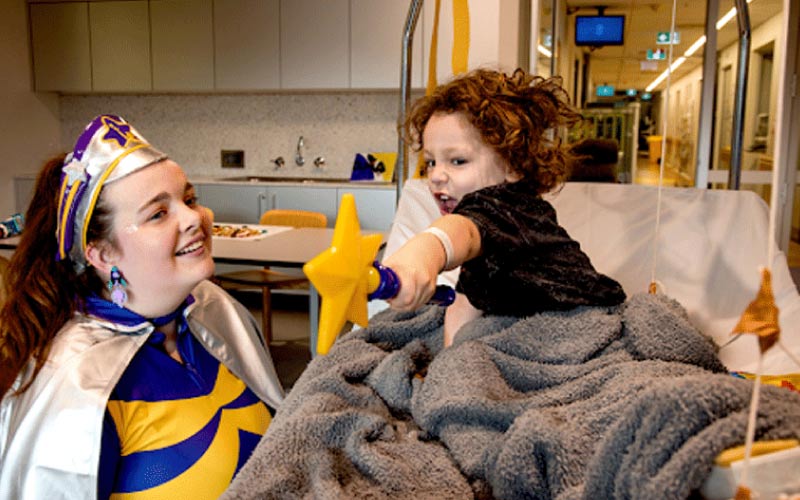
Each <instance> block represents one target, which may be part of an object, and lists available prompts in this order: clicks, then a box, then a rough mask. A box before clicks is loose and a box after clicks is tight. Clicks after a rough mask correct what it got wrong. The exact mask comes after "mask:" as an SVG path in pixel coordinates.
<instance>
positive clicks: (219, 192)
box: [195, 183, 267, 224]
mask: <svg viewBox="0 0 800 500" xmlns="http://www.w3.org/2000/svg"><path fill="white" fill-rule="evenodd" d="M195 190H196V192H197V198H198V201H199V202H200V204H201V205H203V206H205V207H208V208H210V209H211V210H212V211H213V212H214V220H217V221H222V222H236V223H240V224H258V219H259V218H260V217H261V206H260V204H261V200H262V198H263V197H264V196H265V195H266V192H267V188H266V187H265V186H245V185H235V184H197V183H196V184H195Z"/></svg>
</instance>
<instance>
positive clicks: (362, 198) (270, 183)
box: [190, 175, 397, 232]
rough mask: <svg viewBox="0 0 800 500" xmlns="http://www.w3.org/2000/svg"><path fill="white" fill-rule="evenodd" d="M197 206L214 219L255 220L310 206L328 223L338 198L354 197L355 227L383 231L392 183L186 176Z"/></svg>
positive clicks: (391, 207)
mask: <svg viewBox="0 0 800 500" xmlns="http://www.w3.org/2000/svg"><path fill="white" fill-rule="evenodd" d="M190 180H191V181H192V183H193V184H194V186H195V190H196V191H197V195H198V197H199V199H200V203H201V204H202V205H205V206H207V207H208V208H210V209H211V210H213V211H214V216H215V219H216V220H219V221H225V222H234V223H241V224H256V223H257V222H258V221H259V219H260V218H261V214H263V213H264V212H265V211H267V210H271V209H276V208H279V209H288V210H313V211H315V212H321V213H323V214H325V216H326V217H327V218H328V226H329V227H333V225H334V224H335V222H336V215H337V214H338V211H339V205H340V204H341V201H342V197H343V196H344V195H345V194H347V193H350V194H352V195H353V196H354V197H355V201H356V208H357V211H358V218H359V222H360V224H361V229H366V230H374V231H384V232H385V231H388V230H389V229H390V228H391V225H392V221H393V219H394V213H395V208H396V198H397V191H396V184H394V183H393V182H381V181H353V182H350V181H349V180H347V179H332V178H328V179H325V178H316V179H315V178H311V179H309V178H296V177H285V178H279V177H272V176H271V177H261V176H247V175H239V176H231V177H191V178H190Z"/></svg>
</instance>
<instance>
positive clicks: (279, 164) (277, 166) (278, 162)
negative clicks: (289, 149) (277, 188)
mask: <svg viewBox="0 0 800 500" xmlns="http://www.w3.org/2000/svg"><path fill="white" fill-rule="evenodd" d="M270 161H271V162H272V163H274V164H275V170H280V168H281V167H282V166H283V165H284V164H285V163H286V162H285V161H284V160H283V156H279V157H277V158H275V159H274V160H270Z"/></svg>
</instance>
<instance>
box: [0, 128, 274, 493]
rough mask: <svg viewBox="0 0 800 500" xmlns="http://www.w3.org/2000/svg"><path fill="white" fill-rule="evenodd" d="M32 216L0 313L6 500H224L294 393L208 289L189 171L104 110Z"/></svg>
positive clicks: (209, 266) (241, 315) (207, 239)
mask: <svg viewBox="0 0 800 500" xmlns="http://www.w3.org/2000/svg"><path fill="white" fill-rule="evenodd" d="M26 220H27V227H26V230H25V231H24V232H23V234H22V237H21V240H20V243H19V246H18V248H17V250H16V252H15V253H14V255H13V258H12V260H11V262H10V264H9V267H8V273H7V276H6V278H5V279H6V280H7V287H6V290H13V293H11V294H9V296H8V297H7V300H6V301H5V303H3V304H2V309H0V326H1V327H2V330H0V366H2V367H3V371H2V373H1V374H0V375H1V376H0V394H2V395H3V399H2V402H0V415H2V418H0V463H2V464H3V466H2V469H1V470H0V498H3V499H5V498H20V497H23V496H25V497H28V498H50V497H53V496H59V497H64V496H66V497H69V498H98V497H99V498H106V497H108V496H110V495H112V494H122V493H129V494H134V495H137V494H146V495H156V496H162V497H180V496H187V495H188V496H191V497H192V498H216V497H217V496H219V494H220V493H221V492H222V491H223V490H224V489H225V488H226V487H227V485H228V484H229V483H230V481H231V479H232V478H233V475H234V474H235V473H236V471H237V470H238V468H239V467H240V466H241V465H242V464H243V463H244V462H245V460H246V459H247V457H248V456H249V454H250V452H251V451H252V449H253V447H254V446H255V443H256V442H258V440H259V439H260V437H261V435H263V434H264V432H265V431H266V429H267V426H268V425H269V423H270V421H271V415H272V414H273V413H274V410H275V409H276V408H277V406H278V404H279V403H280V402H281V400H282V399H283V390H282V388H281V386H280V383H279V382H278V378H277V375H276V373H275V369H274V367H273V364H272V359H271V358H270V356H269V353H268V351H267V350H266V349H265V348H264V345H263V343H262V342H261V336H260V334H259V332H258V328H257V326H256V323H255V321H254V320H253V318H252V317H251V316H250V314H249V312H247V310H246V309H245V308H244V307H243V306H242V305H241V304H239V303H238V302H236V301H235V300H234V299H232V298H231V297H230V296H229V295H228V294H227V293H225V292H224V291H222V290H221V289H220V288H219V287H217V286H216V285H213V284H212V283H211V282H209V281H207V278H208V277H210V276H211V275H212V274H213V272H214V262H213V260H212V258H211V233H212V231H211V213H210V211H209V210H207V209H206V208H204V207H202V206H200V205H199V204H198V203H197V198H196V196H195V192H194V188H193V186H192V185H191V184H190V183H189V182H188V181H187V179H186V174H185V173H184V171H183V169H182V168H181V167H180V166H179V165H178V164H177V163H175V162H174V161H172V160H170V159H168V158H167V156H166V155H165V154H164V153H162V152H160V151H159V150H157V149H155V148H154V147H153V146H151V145H150V144H149V143H148V142H147V141H146V140H145V139H144V138H143V137H142V136H141V135H140V134H139V133H138V132H137V131H136V130H135V129H134V128H133V127H132V126H131V125H130V124H128V123H127V122H126V121H125V120H124V119H122V118H120V117H118V116H113V115H101V116H98V117H97V118H95V119H94V120H93V121H92V122H91V123H90V124H89V125H88V126H87V127H86V129H85V130H84V132H83V133H82V134H81V136H80V137H79V138H78V140H77V142H76V145H75V148H74V150H73V151H72V152H71V153H69V154H68V155H65V156H61V157H59V158H55V159H53V160H51V161H50V162H48V164H47V165H45V167H44V168H43V170H42V172H41V174H40V175H39V178H38V180H37V183H36V189H35V193H34V198H33V201H32V203H31V204H30V209H29V210H28V214H27V216H26ZM54 236H55V238H54ZM229 450H238V452H233V453H231V452H229Z"/></svg>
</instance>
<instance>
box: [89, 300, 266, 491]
mask: <svg viewBox="0 0 800 500" xmlns="http://www.w3.org/2000/svg"><path fill="white" fill-rule="evenodd" d="M193 301H194V299H193V298H192V297H191V296H190V297H189V299H188V300H187V304H188V303H191V302H193ZM185 305H186V304H185ZM185 305H184V306H183V307H181V309H179V310H178V311H176V314H173V315H170V317H166V318H156V319H154V320H151V322H152V323H153V324H154V325H155V326H156V328H158V326H159V325H160V324H163V323H166V322H167V321H170V320H172V319H174V318H176V317H177V319H178V339H177V349H178V352H179V353H180V356H181V359H182V360H183V364H181V363H179V362H178V361H177V360H175V359H173V358H171V357H170V356H169V355H168V354H167V353H166V352H165V350H164V347H163V344H164V339H165V336H164V334H163V333H161V332H159V331H155V332H153V333H152V334H151V335H150V337H149V338H148V339H147V342H145V344H144V345H142V347H141V348H140V349H139V350H138V351H137V353H136V354H135V355H134V357H133V359H131V362H130V364H129V365H128V367H127V368H126V369H125V372H124V373H123V374H122V377H121V378H120V379H119V381H118V382H117V386H116V387H115V388H114V390H113V391H112V392H111V396H110V398H109V401H108V411H107V412H106V416H105V419H104V429H103V441H102V448H101V453H100V473H99V486H98V489H99V496H100V497H101V498H105V497H107V496H109V495H110V496H111V497H112V498H117V497H124V498H153V497H162V498H177V497H180V496H185V495H188V496H191V498H202V497H204V496H209V497H212V496H214V497H215V496H217V495H218V494H219V493H221V492H222V491H223V490H224V489H225V488H226V487H227V486H228V484H229V483H230V481H231V479H232V478H233V475H234V474H235V473H236V472H237V471H238V470H239V468H240V467H241V466H242V465H243V464H244V462H245V461H246V460H247V458H248V457H249V456H250V453H251V452H252V450H253V448H254V447H255V445H256V443H258V441H259V439H260V438H261V436H262V435H263V434H264V432H265V431H266V429H267V426H268V425H269V422H270V419H271V415H270V412H269V410H268V408H267V406H266V405H265V404H264V403H263V402H262V401H261V400H259V399H258V397H257V396H256V395H255V394H253V392H252V391H251V390H250V389H248V388H247V386H246V385H245V384H244V383H243V382H242V381H241V380H240V379H239V378H238V377H236V375H234V374H232V373H231V371H230V370H228V369H227V368H226V367H225V365H223V364H221V363H220V362H219V361H217V360H216V359H215V358H214V357H213V356H211V355H210V354H209V353H208V351H206V350H205V348H203V346H202V345H201V344H200V343H199V342H198V341H197V339H195V338H194V336H193V335H192V334H191V332H189V328H188V325H187V324H186V321H185V319H184V318H183V316H182V314H180V313H181V312H182V310H183V309H184V307H185ZM86 309H87V313H89V314H91V315H93V316H95V317H99V318H103V319H105V320H108V321H113V322H115V323H121V324H129V325H135V324H137V323H141V322H142V321H143V320H144V318H141V317H140V316H138V315H137V314H135V313H133V312H131V311H129V310H127V309H122V308H119V307H116V306H114V305H113V304H111V303H109V302H108V301H106V300H103V299H101V298H98V297H90V298H89V299H88V300H87V303H86Z"/></svg>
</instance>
